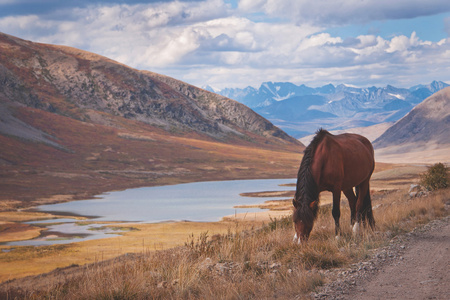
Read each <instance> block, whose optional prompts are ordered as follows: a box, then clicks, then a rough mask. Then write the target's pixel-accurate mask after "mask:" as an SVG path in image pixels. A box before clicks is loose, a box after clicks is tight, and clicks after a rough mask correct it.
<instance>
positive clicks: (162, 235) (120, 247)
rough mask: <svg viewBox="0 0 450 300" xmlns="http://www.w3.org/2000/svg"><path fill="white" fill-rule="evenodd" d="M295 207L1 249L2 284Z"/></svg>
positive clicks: (403, 175) (324, 197)
mask: <svg viewBox="0 0 450 300" xmlns="http://www.w3.org/2000/svg"><path fill="white" fill-rule="evenodd" d="M424 169H425V168H424V167H416V166H407V165H402V166H396V167H395V168H381V169H379V170H378V172H377V173H375V174H374V176H373V180H372V182H371V190H372V191H373V192H374V193H385V192H388V191H389V190H395V189H398V188H405V187H409V185H410V183H411V180H410V178H411V174H413V175H414V174H418V173H420V172H422V171H423V170H424ZM289 202H290V200H286V201H284V202H283V201H280V202H273V201H269V202H266V203H262V204H260V206H261V207H264V208H267V206H268V205H271V206H272V209H271V210H268V211H263V212H258V213H247V214H235V215H229V216H224V218H223V219H222V220H221V221H219V222H170V223H167V222H163V223H156V224H132V223H123V224H120V226H123V227H130V228H135V229H138V230H130V231H124V232H122V233H121V235H120V236H119V237H112V238H107V239H101V240H91V241H85V242H79V243H72V244H65V245H54V246H41V247H12V246H0V265H1V268H0V270H1V271H0V282H4V281H6V280H10V279H13V278H21V277H25V276H29V275H37V274H42V273H45V272H49V271H51V270H54V269H55V268H64V267H67V266H70V265H84V264H88V263H92V262H98V261H102V260H105V259H109V258H114V257H117V256H120V255H123V254H126V253H142V252H146V251H155V250H162V249H168V248H173V247H176V246H180V245H184V244H185V243H186V242H188V240H189V238H190V237H191V239H195V238H197V237H198V236H199V235H200V234H203V233H207V235H208V236H209V237H213V236H214V235H216V234H223V233H227V232H229V231H232V232H234V231H235V230H247V229H252V228H253V229H254V228H257V227H258V226H261V225H262V224H263V223H265V224H267V223H268V222H270V220H271V219H275V218H281V217H285V216H288V215H289V214H290V213H291V209H292V208H290V206H289V205H290V203H289ZM268 203H269V204H268ZM329 203H331V194H328V193H322V194H321V204H322V205H327V204H329ZM343 205H344V204H343ZM277 207H278V209H277ZM53 217H56V216H55V215H50V214H45V213H37V212H34V213H30V212H26V211H10V212H0V218H1V219H2V223H0V226H10V227H11V226H12V227H13V228H14V224H18V223H17V222H24V221H27V220H36V219H45V218H47V219H48V218H53ZM65 217H67V216H65ZM11 224H13V225H11ZM111 226H119V225H118V224H114V225H111ZM39 230H42V229H39ZM39 230H37V229H36V228H32V226H29V227H28V228H27V227H23V228H18V227H16V228H15V229H11V231H10V232H11V233H12V234H14V235H16V236H20V237H21V238H27V237H28V238H29V237H30V236H33V235H35V236H36V235H39V234H40V233H39ZM0 236H1V235H0ZM25 236H27V237H25ZM11 249H14V251H11Z"/></svg>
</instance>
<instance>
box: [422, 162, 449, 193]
mask: <svg viewBox="0 0 450 300" xmlns="http://www.w3.org/2000/svg"><path fill="white" fill-rule="evenodd" d="M420 184H421V185H422V186H424V187H425V188H426V189H427V190H430V191H434V190H438V189H443V188H447V187H449V185H450V184H449V175H448V168H447V167H446V166H445V165H444V164H443V163H437V164H435V165H433V166H431V167H429V168H428V171H427V172H426V173H424V174H422V175H421V177H420Z"/></svg>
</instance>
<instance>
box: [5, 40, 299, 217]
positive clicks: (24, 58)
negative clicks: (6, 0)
mask: <svg viewBox="0 0 450 300" xmlns="http://www.w3.org/2000/svg"><path fill="white" fill-rule="evenodd" d="M303 148H304V146H303V145H302V144H301V143H300V142H298V141H297V140H295V139H294V138H292V137H290V136H289V135H287V134H286V133H284V132H283V131H282V130H280V129H279V128H277V127H276V126H274V125H273V124H272V123H271V122H269V121H267V120H266V119H264V118H263V117H261V116H260V115H258V114H256V113H255V112H254V111H252V110H251V109H249V108H248V107H246V106H245V105H243V104H240V103H238V102H236V101H234V100H231V99H228V98H225V97H223V96H220V95H217V94H214V93H211V92H208V91H205V90H203V89H199V88H196V87H194V86H191V85H189V84H186V83H184V82H181V81H178V80H175V79H173V78H169V77H167V76H164V75H160V74H156V73H152V72H148V71H139V70H136V69H133V68H130V67H128V66H125V65H122V64H120V63H117V62H115V61H112V60H110V59H108V58H105V57H102V56H99V55H96V54H93V53H89V52H86V51H82V50H79V49H75V48H70V47H66V46H56V45H48V44H40V43H33V42H30V41H25V40H22V39H19V38H16V37H13V36H10V35H6V34H1V33H0V176H1V177H2V178H3V180H2V182H1V183H0V185H1V189H2V195H1V196H0V200H3V201H1V204H2V206H3V207H0V210H1V209H11V208H15V207H20V206H23V205H25V206H28V205H32V204H39V203H44V202H59V201H67V200H71V199H82V198H86V197H90V196H92V195H95V194H98V193H101V192H104V191H108V190H112V189H123V188H127V187H135V186H146V185H157V184H170V183H177V182H187V181H197V180H217V179H238V178H268V177H287V176H295V172H296V168H297V167H298V163H297V161H298V159H299V152H300V151H301V150H303ZM269 170H270V172H268V171H269Z"/></svg>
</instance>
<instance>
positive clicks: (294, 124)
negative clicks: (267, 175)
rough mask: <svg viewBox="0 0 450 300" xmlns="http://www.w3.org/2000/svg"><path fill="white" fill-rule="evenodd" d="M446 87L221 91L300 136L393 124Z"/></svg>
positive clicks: (267, 86)
mask: <svg viewBox="0 0 450 300" xmlns="http://www.w3.org/2000/svg"><path fill="white" fill-rule="evenodd" d="M447 86H449V85H448V84H447V83H445V82H442V81H433V82H431V83H430V84H428V85H418V86H415V87H412V88H409V89H405V88H397V87H395V86H393V85H390V84H388V85H386V86H385V87H375V86H372V87H368V88H359V87H356V86H354V85H351V84H339V85H338V86H334V85H333V84H331V83H330V84H327V85H324V86H322V87H317V88H311V87H308V86H306V85H304V84H301V85H295V84H293V83H290V82H271V81H267V82H263V83H262V84H261V86H260V87H259V89H256V88H252V87H248V88H246V89H224V90H222V91H220V92H218V93H219V94H221V95H224V96H227V97H229V98H232V99H234V100H237V101H239V102H241V103H243V104H245V105H247V106H249V107H250V108H252V109H254V110H255V111H256V112H258V113H260V114H262V115H264V116H265V117H266V118H268V119H269V120H270V121H272V122H273V123H274V124H276V125H277V126H279V127H280V128H282V129H283V130H285V131H286V132H288V133H289V134H291V135H293V136H295V137H297V138H300V137H302V136H305V135H308V134H312V133H314V132H315V131H316V130H317V129H318V128H320V127H327V128H328V129H331V130H333V129H339V130H341V129H346V128H351V127H349V126H352V125H351V124H361V123H364V124H367V125H374V124H379V123H384V122H393V121H397V120H398V119H400V118H401V117H403V116H404V115H406V114H407V113H408V112H409V111H410V110H411V109H412V108H413V107H414V106H415V105H417V104H418V103H420V102H422V101H423V100H424V99H425V98H427V97H429V96H430V95H432V94H433V93H435V92H437V91H439V90H441V89H443V88H445V87H447Z"/></svg>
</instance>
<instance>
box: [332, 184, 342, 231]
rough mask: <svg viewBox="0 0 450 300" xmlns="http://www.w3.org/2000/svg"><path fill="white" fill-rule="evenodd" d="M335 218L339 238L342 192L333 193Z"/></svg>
mask: <svg viewBox="0 0 450 300" xmlns="http://www.w3.org/2000/svg"><path fill="white" fill-rule="evenodd" d="M332 214H333V218H334V225H335V229H334V231H335V234H336V237H338V236H339V232H340V230H339V218H340V217H341V190H339V191H334V192H333V211H332Z"/></svg>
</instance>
